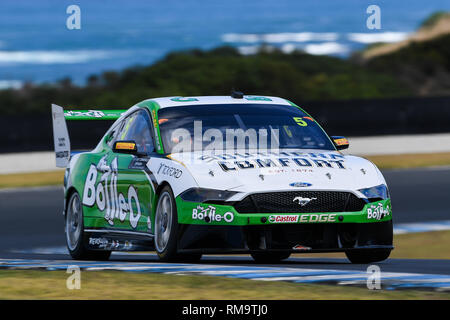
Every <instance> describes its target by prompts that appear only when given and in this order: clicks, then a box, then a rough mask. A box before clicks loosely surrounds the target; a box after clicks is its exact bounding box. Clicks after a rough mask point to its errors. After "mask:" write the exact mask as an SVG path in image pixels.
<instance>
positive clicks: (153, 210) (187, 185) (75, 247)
mask: <svg viewBox="0 0 450 320" xmlns="http://www.w3.org/2000/svg"><path fill="white" fill-rule="evenodd" d="M52 116H53V131H54V142H55V153H56V164H57V166H58V167H65V168H66V171H65V178H64V190H65V192H64V195H65V203H64V217H65V233H66V239H67V247H68V250H69V252H70V254H71V256H72V257H73V258H74V259H94V260H104V259H108V258H109V256H110V254H111V251H116V250H124V251H136V250H139V251H149V250H155V251H156V252H157V254H158V256H159V258H160V259H161V260H163V261H175V260H176V261H195V260H198V259H200V258H201V256H202V254H218V253H220V254H225V253H248V254H251V256H252V257H253V258H254V259H255V260H256V261H258V262H276V261H280V260H282V259H286V258H288V257H289V256H290V254H292V253H313V252H345V253H346V255H347V257H348V258H349V259H350V261H351V262H353V263H370V262H374V261H381V260H384V259H386V258H387V257H388V256H389V254H390V251H391V250H392V249H393V246H392V211H391V202H390V198H389V192H388V188H387V186H386V182H385V180H384V178H383V176H382V174H381V172H380V171H379V170H378V168H377V167H376V166H375V165H374V164H373V163H371V162H370V161H368V160H366V159H363V158H360V157H356V156H350V155H344V154H342V153H341V152H340V151H339V150H341V149H345V148H347V147H348V141H347V139H346V138H343V137H331V138H330V137H329V136H328V135H327V134H326V133H325V131H324V130H323V129H322V128H321V127H320V125H319V124H318V123H317V122H316V121H315V120H314V119H313V118H312V117H311V116H310V115H309V114H308V113H306V112H305V111H304V110H303V109H302V108H300V107H298V106H296V105H295V104H293V103H291V102H289V101H287V100H285V99H281V98H277V97H266V96H264V97H262V96H247V95H243V94H241V93H233V94H232V95H231V96H202V97H167V98H156V99H149V100H145V101H142V102H140V103H138V104H136V105H135V106H133V107H131V108H130V109H128V110H81V111H64V110H63V108H62V107H59V106H57V105H52ZM99 119H100V120H101V119H109V120H115V122H114V124H113V125H112V126H111V128H110V129H109V130H108V131H107V132H106V134H105V135H104V136H103V138H102V139H101V140H100V141H99V143H98V145H97V146H96V147H95V149H93V150H92V151H88V152H78V153H72V152H71V148H70V139H69V134H68V130H67V126H66V120H99Z"/></svg>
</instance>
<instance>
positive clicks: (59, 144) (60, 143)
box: [58, 138, 66, 147]
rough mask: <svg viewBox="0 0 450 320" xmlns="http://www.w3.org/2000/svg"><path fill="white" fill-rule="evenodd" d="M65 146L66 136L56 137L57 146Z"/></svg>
mask: <svg viewBox="0 0 450 320" xmlns="http://www.w3.org/2000/svg"><path fill="white" fill-rule="evenodd" d="M65 146H66V138H58V147H65Z"/></svg>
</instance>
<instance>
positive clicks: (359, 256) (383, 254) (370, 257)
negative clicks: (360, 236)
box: [345, 249, 391, 264]
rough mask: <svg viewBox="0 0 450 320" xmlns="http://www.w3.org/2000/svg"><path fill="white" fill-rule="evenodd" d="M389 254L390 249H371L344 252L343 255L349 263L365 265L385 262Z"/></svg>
mask: <svg viewBox="0 0 450 320" xmlns="http://www.w3.org/2000/svg"><path fill="white" fill-rule="evenodd" d="M390 254H391V250H390V249H372V250H367V249H366V250H363V251H346V252H345V255H346V256H347V258H348V260H350V262H351V263H361V264H367V263H372V262H378V261H383V260H386V259H387V258H388V257H389V255H390Z"/></svg>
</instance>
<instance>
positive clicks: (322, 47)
mask: <svg viewBox="0 0 450 320" xmlns="http://www.w3.org/2000/svg"><path fill="white" fill-rule="evenodd" d="M261 48H263V47H262V46H261V45H251V46H240V47H237V49H238V51H239V53H240V54H243V55H252V54H256V53H258V51H259V50H260V49H261ZM274 49H279V50H281V51H282V52H284V53H286V54H289V53H292V52H294V51H295V50H300V51H304V52H306V53H309V54H313V55H325V54H329V55H333V54H338V55H339V54H346V53H349V52H350V48H349V47H348V46H346V45H344V44H341V43H338V42H324V43H318V44H307V45H295V44H293V43H285V44H283V45H282V46H280V47H275V46H271V45H266V46H264V50H266V51H269V52H270V51H271V50H274Z"/></svg>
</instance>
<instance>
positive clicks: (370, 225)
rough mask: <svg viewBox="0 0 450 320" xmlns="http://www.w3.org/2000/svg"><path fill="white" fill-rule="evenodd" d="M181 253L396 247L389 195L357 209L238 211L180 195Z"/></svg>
mask: <svg viewBox="0 0 450 320" xmlns="http://www.w3.org/2000/svg"><path fill="white" fill-rule="evenodd" d="M177 210H178V222H179V224H180V232H179V237H178V248H179V250H180V251H181V252H202V253H249V252H257V251H265V252H267V251H274V252H275V251H289V252H308V253H309V252H311V253H312V252H344V251H350V250H365V249H371V250H378V249H379V250H390V249H393V246H392V240H393V229H392V211H391V203H390V200H389V199H388V200H381V201H376V202H372V203H367V204H366V205H365V206H364V208H363V210H361V211H358V212H337V213H306V214H303V213H297V214H281V213H271V214H258V213H252V214H239V213H238V212H236V211H235V210H234V208H233V207H232V206H226V205H215V204H211V205H209V204H201V203H193V202H186V201H183V200H182V199H180V198H177Z"/></svg>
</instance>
